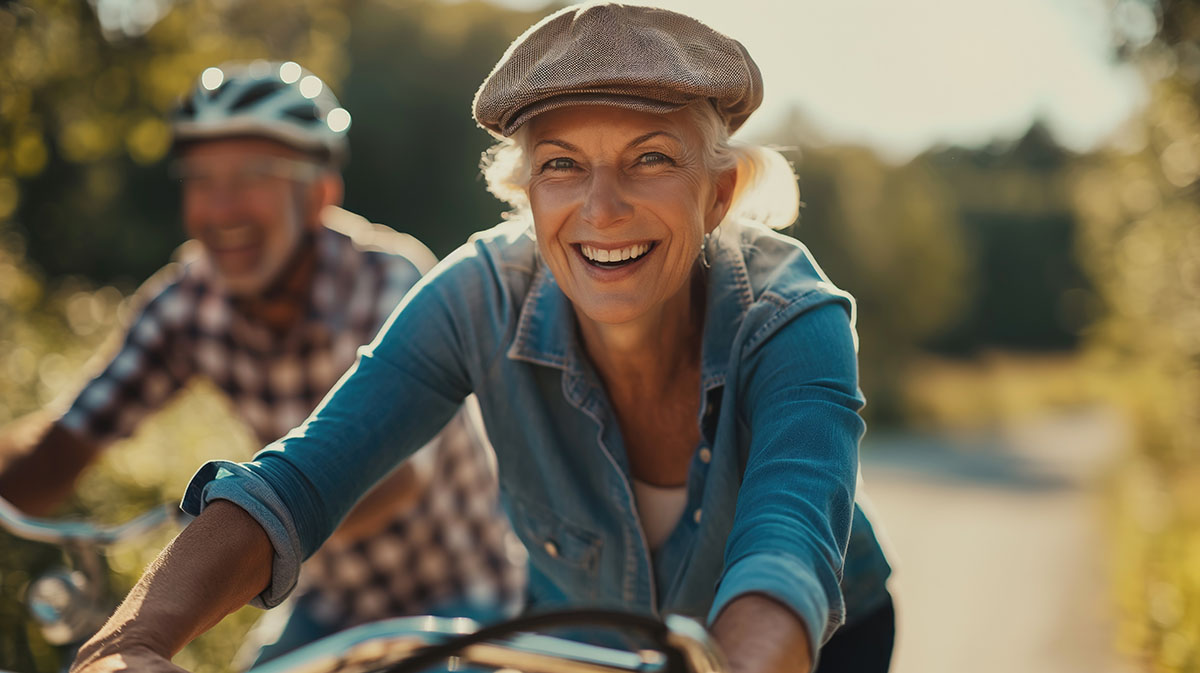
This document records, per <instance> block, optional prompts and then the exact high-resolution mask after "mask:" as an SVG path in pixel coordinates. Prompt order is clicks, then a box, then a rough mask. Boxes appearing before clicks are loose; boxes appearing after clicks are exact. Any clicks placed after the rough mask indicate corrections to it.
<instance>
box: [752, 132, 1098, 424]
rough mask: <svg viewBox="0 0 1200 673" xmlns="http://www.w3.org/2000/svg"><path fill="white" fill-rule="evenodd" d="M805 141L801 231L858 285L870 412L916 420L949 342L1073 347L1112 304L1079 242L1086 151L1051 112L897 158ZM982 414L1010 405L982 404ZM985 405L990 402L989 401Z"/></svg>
mask: <svg viewBox="0 0 1200 673" xmlns="http://www.w3.org/2000/svg"><path fill="white" fill-rule="evenodd" d="M804 127H805V124H804V123H803V122H802V121H799V120H796V119H793V120H789V121H788V122H787V123H786V124H785V125H784V128H782V129H781V130H780V131H778V132H777V133H775V134H773V135H772V140H776V139H779V140H783V141H785V142H788V141H790V142H791V143H793V144H795V145H797V146H799V149H796V150H792V151H790V152H787V153H786V154H787V155H788V156H789V158H790V159H791V160H792V161H793V163H794V164H795V165H796V168H797V172H798V173H799V176H800V191H801V196H802V198H803V200H804V202H805V207H804V208H803V210H802V211H801V216H800V221H799V223H798V225H797V226H796V227H795V228H794V231H793V233H794V234H795V235H796V236H797V237H798V238H800V239H801V240H803V241H804V242H805V243H806V244H808V246H809V247H810V248H811V249H812V251H813V253H814V255H815V256H816V258H817V260H818V261H820V263H821V265H822V266H823V267H824V269H825V271H826V272H827V273H828V274H829V276H830V278H831V279H832V280H833V281H834V282H835V283H837V284H838V285H839V286H840V287H843V288H845V289H846V290H848V291H850V292H851V293H852V294H853V295H854V296H855V297H856V298H857V299H858V307H859V316H858V329H859V335H860V338H861V345H860V354H859V356H860V361H861V366H860V371H861V376H862V387H863V389H864V391H865V392H866V395H867V399H868V407H867V409H866V411H865V413H866V415H867V416H868V418H869V420H871V421H875V422H883V423H887V424H892V423H898V422H904V421H906V420H911V419H909V415H910V414H911V413H912V411H913V409H914V401H913V400H911V399H909V398H910V396H911V395H912V394H913V391H914V388H913V383H914V380H915V379H916V378H919V377H920V376H923V375H924V373H925V372H926V371H927V364H928V361H929V360H928V358H927V357H923V356H922V354H929V353H933V354H937V355H939V356H942V357H949V358H954V359H967V358H978V357H980V356H981V355H984V354H986V353H988V352H991V351H996V350H1020V351H1030V352H1046V351H1063V352H1065V351H1069V350H1071V349H1073V348H1074V347H1075V346H1076V344H1077V342H1078V340H1079V334H1080V333H1081V331H1082V330H1083V329H1084V328H1086V327H1087V325H1089V324H1090V323H1091V322H1092V321H1093V320H1095V319H1096V317H1097V314H1098V311H1099V305H1098V301H1097V299H1096V298H1095V293H1094V291H1093V290H1092V289H1091V284H1090V282H1089V280H1088V278H1087V277H1086V276H1085V275H1084V274H1083V273H1082V271H1081V270H1080V268H1079V264H1078V262H1077V261H1076V260H1075V256H1074V255H1073V247H1074V238H1075V233H1076V231H1075V230H1076V216H1075V213H1074V211H1073V210H1072V207H1071V200H1070V196H1069V191H1068V190H1067V189H1066V185H1067V182H1068V176H1069V175H1070V171H1071V167H1072V166H1073V165H1074V162H1075V161H1076V158H1075V157H1074V156H1072V155H1071V154H1070V153H1069V152H1067V151H1066V150H1064V149H1062V148H1061V147H1060V146H1059V145H1058V144H1057V143H1055V142H1054V139H1053V138H1052V137H1051V136H1050V135H1049V134H1048V132H1047V131H1046V130H1045V129H1044V128H1043V127H1042V125H1041V124H1034V125H1033V126H1032V127H1031V128H1030V129H1029V130H1028V131H1027V132H1026V133H1025V134H1024V135H1023V136H1021V137H1020V138H1017V139H1016V140H1013V141H1008V142H1000V141H997V142H995V143H993V144H992V145H990V146H988V147H984V148H979V149H970V148H957V147H951V148H938V149H933V150H930V151H928V152H926V153H924V154H922V155H920V156H918V157H916V158H915V159H913V160H912V161H910V162H909V163H907V164H904V165H901V166H894V165H890V164H887V163H885V162H883V161H882V160H880V159H879V158H878V157H877V156H876V155H875V154H873V153H872V152H871V151H870V150H868V149H865V148H861V147H839V146H822V145H811V144H806V142H808V141H809V140H808V138H807V137H803V136H799V137H798V136H796V135H794V134H796V133H797V131H796V130H795V129H802V128H804ZM978 411H979V414H980V415H987V414H991V413H993V412H995V411H997V410H995V409H993V410H984V409H979V410H978ZM977 417H978V415H977Z"/></svg>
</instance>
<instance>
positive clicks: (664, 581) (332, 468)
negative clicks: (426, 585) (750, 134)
mask: <svg viewBox="0 0 1200 673" xmlns="http://www.w3.org/2000/svg"><path fill="white" fill-rule="evenodd" d="M720 229H721V231H722V234H721V236H720V239H719V240H718V241H716V242H715V246H714V247H715V254H714V253H713V252H712V251H710V254H709V257H710V259H711V264H712V266H711V268H709V269H707V270H706V271H705V273H706V274H707V279H706V280H707V295H708V296H707V307H706V313H705V326H704V334H703V344H702V351H701V357H702V362H701V367H702V369H701V386H702V390H701V391H699V393H700V394H701V400H700V411H699V416H698V417H697V418H696V423H697V424H698V425H699V427H700V431H701V432H700V435H701V440H700V444H699V446H697V447H696V451H695V453H694V455H693V458H692V461H691V464H690V466H689V471H688V479H687V509H686V510H685V514H684V516H683V517H682V518H681V520H680V521H679V522H678V524H677V526H676V528H675V529H674V531H673V532H672V533H671V534H670V536H669V537H668V538H667V540H666V541H665V542H664V543H663V544H662V546H661V547H660V548H659V549H658V550H657V551H656V552H654V553H651V551H650V550H649V547H648V545H647V542H646V539H645V536H644V534H643V532H642V528H641V525H640V522H639V517H638V514H637V510H636V502H635V499H634V495H633V491H632V487H631V477H630V467H629V460H628V458H627V457H626V454H625V448H624V445H623V442H622V438H621V432H620V429H619V426H618V423H617V418H616V415H615V413H614V410H613V408H612V406H611V404H610V402H609V401H608V398H607V395H606V393H605V390H604V387H603V386H602V384H601V383H600V379H599V377H598V376H597V374H596V372H595V370H594V369H593V367H592V365H591V363H590V362H589V361H588V358H587V356H586V354H585V353H584V351H583V349H582V347H581V344H580V341H579V339H578V334H577V329H576V322H575V315H574V312H573V309H572V306H571V304H570V302H569V300H568V299H567V298H566V296H565V295H564V294H563V293H562V291H561V290H560V289H559V287H558V285H557V284H556V283H555V280H554V278H553V276H552V275H551V274H550V273H549V271H548V270H547V268H546V266H545V265H544V264H543V263H542V262H541V261H540V259H539V257H538V254H537V245H536V241H535V240H534V238H533V233H532V227H531V226H530V225H528V224H527V223H525V222H522V221H519V220H518V221H513V222H510V223H507V224H503V225H501V226H498V227H496V228H494V229H492V230H489V231H487V232H483V233H481V234H479V235H477V236H476V237H475V238H474V239H473V240H472V241H471V242H469V243H468V244H467V245H465V246H464V247H462V248H460V249H459V250H458V251H457V252H455V253H454V254H453V255H451V256H450V257H448V258H447V259H446V260H445V261H443V262H442V264H441V265H439V267H438V268H436V269H435V270H434V271H433V272H432V273H431V274H429V275H428V276H426V277H425V279H423V280H422V281H421V283H420V284H418V286H417V287H416V288H415V289H414V290H413V291H412V292H410V293H409V294H408V296H407V297H406V298H405V299H404V301H403V302H402V303H401V304H400V306H399V307H398V308H397V310H396V311H395V312H394V313H393V314H392V316H391V318H390V319H389V321H388V322H387V323H386V324H385V325H384V327H383V329H382V330H381V332H380V333H379V335H378V336H377V337H376V338H375V340H374V341H373V342H372V343H371V344H369V345H367V346H364V347H363V348H362V349H361V350H360V352H359V357H358V361H357V363H356V364H355V365H354V366H353V367H352V368H351V369H350V370H349V371H348V372H347V373H346V375H345V376H344V377H343V378H342V380H341V381H340V382H339V384H338V385H337V386H336V387H335V388H334V389H333V391H331V392H330V394H329V395H328V396H327V397H326V398H325V400H324V401H323V402H322V403H321V406H319V407H318V408H317V410H316V411H314V412H313V414H312V415H311V416H310V417H309V418H308V420H307V421H305V422H304V423H303V424H302V425H300V426H299V427H297V428H296V429H295V430H293V431H292V432H291V433H290V434H288V435H287V436H286V437H284V438H283V439H281V440H279V441H277V442H275V443H274V444H271V445H270V446H268V447H267V448H265V449H263V450H262V451H261V452H260V453H259V454H258V455H256V456H255V458H254V459H253V460H252V461H251V462H248V463H241V464H239V463H231V462H226V461H216V462H212V463H208V464H206V465H205V466H204V467H202V468H201V470H200V471H199V472H198V473H197V474H196V476H195V477H194V478H193V480H192V482H191V484H190V485H189V486H188V489H187V493H186V494H185V497H184V503H183V505H184V508H185V509H186V510H188V511H190V512H192V513H197V512H198V511H199V510H200V509H202V508H203V507H204V505H205V504H206V503H208V502H211V501H212V500H214V499H225V500H230V501H233V502H235V503H236V504H238V505H240V506H241V507H242V508H243V509H245V510H247V511H248V512H249V513H250V514H251V515H252V516H254V517H255V518H256V519H257V520H258V521H259V523H260V524H261V525H262V526H263V528H264V530H266V531H267V534H268V536H269V537H270V538H271V541H272V543H273V545H274V548H275V558H274V566H273V573H272V580H271V585H270V586H269V587H268V588H267V589H266V590H265V591H264V592H263V594H262V595H260V596H259V597H258V598H257V599H256V602H257V603H259V604H261V605H267V606H270V605H274V604H276V603H278V602H279V601H281V600H282V599H283V598H284V597H285V596H286V595H287V593H288V592H289V591H290V590H291V588H292V586H293V584H294V583H295V578H296V573H297V569H298V567H299V564H300V562H301V561H302V560H303V559H304V558H306V557H307V556H308V555H310V554H312V553H313V551H315V550H316V549H317V548H318V547H319V546H320V545H321V543H322V542H323V541H324V540H325V538H326V537H327V536H328V535H329V534H330V533H331V532H332V531H333V529H334V528H335V527H336V526H337V524H338V522H339V521H340V520H341V518H342V517H343V516H344V515H345V514H346V513H347V512H348V511H349V509H350V508H351V507H352V506H353V505H354V503H355V501H356V500H357V499H358V497H359V496H360V495H361V494H362V493H364V492H365V491H366V490H367V489H368V488H369V487H370V486H371V485H372V483H373V482H374V481H375V480H376V479H377V478H378V477H380V476H381V475H384V474H387V473H388V471H389V470H390V469H391V468H392V467H393V466H395V465H396V464H397V463H398V462H399V461H401V460H403V459H404V458H406V457H407V456H408V455H409V454H410V453H412V452H413V451H414V450H415V449H417V448H418V447H420V446H421V445H422V444H424V443H425V442H426V441H427V440H428V439H429V438H430V437H432V436H433V435H434V434H435V433H436V432H437V431H438V429H440V428H441V426H442V425H443V424H445V423H446V422H447V421H448V420H449V419H450V417H451V416H452V415H453V414H454V412H455V410H456V409H457V408H458V407H459V405H461V404H462V402H463V400H464V398H466V397H467V395H469V394H471V393H474V394H475V395H476V396H477V397H478V399H479V403H480V407H481V409H482V412H483V419H484V424H485V426H486V428H487V433H488V437H489V438H490V439H491V441H492V444H493V445H494V446H495V449H496V454H497V459H498V466H499V479H500V487H501V500H502V503H503V505H504V507H505V509H506V511H507V512H508V515H509V517H510V518H511V520H512V522H513V527H514V529H515V530H516V533H517V535H518V536H519V537H520V538H521V541H522V542H523V543H524V544H525V546H526V547H527V548H528V550H529V559H530V586H529V600H530V603H531V605H532V606H535V607H538V608H542V607H552V606H563V605H566V604H572V605H581V604H589V605H605V606H611V607H622V608H625V609H632V610H636V611H639V612H660V613H666V612H673V613H680V614H685V615H689V616H692V617H695V618H698V619H707V620H709V621H710V622H711V620H713V619H715V617H716V616H717V615H718V614H719V613H720V611H721V609H722V608H723V607H724V606H725V605H726V604H728V603H729V602H730V601H731V600H732V599H734V598H736V597H738V596H740V595H743V594H746V593H751V592H757V593H765V594H767V595H769V596H772V597H774V598H775V599H777V600H779V601H780V602H782V603H783V604H784V605H787V606H789V607H790V608H791V609H792V610H794V611H795V613H796V614H797V615H798V616H800V617H801V618H802V619H803V620H804V622H805V623H806V625H807V626H808V632H809V634H810V640H811V641H812V642H811V645H812V647H813V650H812V651H813V652H816V650H817V646H818V645H819V644H820V643H821V642H823V641H824V640H825V639H827V638H828V637H829V635H830V634H832V632H833V630H834V629H836V628H837V626H838V625H839V624H841V623H842V622H843V621H844V620H845V618H846V615H847V613H848V614H849V616H850V620H851V622H853V620H854V618H855V616H857V615H864V614H866V613H868V612H869V611H870V610H871V609H872V608H874V607H876V606H877V605H878V604H879V603H880V602H881V601H882V600H883V599H884V598H885V597H886V592H885V588H884V581H885V579H886V578H887V575H888V573H889V567H888V564H887V561H886V560H885V559H884V556H883V554H882V552H881V551H880V548H879V545H878V544H877V542H876V540H875V536H874V534H873V533H872V530H871V526H870V523H869V522H868V521H867V519H866V517H865V516H864V515H863V514H862V511H861V509H860V508H859V507H857V506H856V505H855V501H854V499H855V487H856V477H857V472H858V442H859V439H860V438H861V436H862V434H863V431H864V424H863V422H862V420H861V418H860V417H859V415H858V413H857V412H858V410H859V409H860V408H861V407H862V405H863V403H864V402H863V398H862V395H861V393H860V392H859V390H858V383H857V365H856V355H855V347H856V337H855V334H854V328H853V321H854V303H853V300H852V298H851V297H850V296H849V295H848V294H846V293H845V292H842V291H841V290H839V289H837V288H835V287H834V286H833V285H831V284H830V283H829V282H828V280H827V279H826V278H825V277H824V275H823V274H822V273H821V271H820V269H819V268H818V267H817V265H816V263H815V262H814V261H813V260H812V258H811V257H810V256H809V254H808V252H807V250H805V248H804V247H803V246H802V245H800V244H799V243H798V242H796V241H795V240H793V239H791V238H787V237H785V236H781V235H779V234H776V233H774V232H770V231H767V230H765V229H763V228H760V227H757V226H750V225H739V224H737V223H732V222H726V223H724V224H723V225H722V226H721V228H720ZM852 522H853V526H852V525H851V524H852ZM848 547H849V548H848ZM843 564H845V571H846V576H845V581H844V582H841V580H842V574H843ZM843 594H844V596H845V599H844V600H843Z"/></svg>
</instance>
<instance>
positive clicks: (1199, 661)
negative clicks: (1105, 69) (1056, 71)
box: [1074, 0, 1200, 672]
mask: <svg viewBox="0 0 1200 673" xmlns="http://www.w3.org/2000/svg"><path fill="white" fill-rule="evenodd" d="M1114 18H1115V19H1116V21H1115V26H1116V38H1117V42H1118V53H1120V54H1122V55H1123V57H1125V58H1127V59H1129V60H1130V62H1131V63H1132V64H1133V65H1135V66H1136V67H1138V68H1139V69H1140V71H1141V73H1142V75H1143V78H1144V79H1145V81H1146V83H1147V85H1148V88H1149V90H1150V100H1149V102H1148V104H1147V106H1146V107H1145V109H1144V110H1143V111H1142V113H1141V114H1140V115H1139V116H1138V118H1137V119H1135V120H1133V121H1131V122H1130V124H1129V125H1128V127H1127V128H1126V129H1125V130H1124V133H1123V135H1122V137H1121V138H1120V142H1119V143H1118V144H1117V146H1116V147H1114V148H1113V149H1111V150H1109V151H1106V152H1104V153H1102V154H1101V155H1099V156H1097V157H1094V158H1093V159H1092V160H1090V161H1088V162H1086V164H1085V165H1084V166H1083V167H1081V168H1080V170H1079V172H1078V175H1077V177H1076V180H1075V189H1074V193H1075V201H1076V206H1077V209H1078V211H1079V212H1080V215H1081V218H1082V221H1083V222H1084V225H1085V226H1084V228H1083V231H1082V236H1081V240H1080V246H1079V252H1080V257H1081V259H1082V260H1083V262H1084V264H1085V266H1086V268H1087V269H1088V270H1089V272H1090V273H1091V275H1092V278H1093V280H1094V282H1095V284H1096V287H1097V288H1098V291H1099V293H1100V295H1101V297H1102V298H1103V301H1104V304H1105V307H1106V310H1107V318H1106V320H1105V321H1104V322H1103V323H1102V324H1101V325H1100V326H1099V327H1098V328H1097V329H1096V330H1095V331H1094V333H1093V334H1092V335H1091V338H1090V346H1091V347H1092V349H1093V351H1094V352H1095V353H1096V355H1097V358H1098V359H1100V360H1102V361H1103V362H1105V363H1106V364H1107V366H1108V367H1109V369H1110V370H1111V372H1112V373H1113V374H1114V375H1115V376H1116V377H1117V380H1118V381H1119V382H1120V386H1119V389H1120V391H1121V393H1122V394H1121V398H1120V400H1121V402H1122V403H1123V404H1124V406H1125V408H1126V409H1127V410H1128V412H1129V416H1130V418H1131V420H1132V423H1133V430H1134V433H1133V447H1132V449H1133V450H1132V452H1131V454H1132V455H1131V456H1130V458H1129V462H1128V465H1127V466H1125V469H1123V470H1122V472H1121V474H1120V476H1119V478H1118V479H1117V483H1116V487H1115V492H1116V496H1117V497H1116V505H1115V509H1114V515H1115V516H1114V518H1115V524H1114V528H1115V531H1116V543H1115V544H1114V552H1115V563H1114V565H1115V568H1116V573H1117V577H1116V579H1117V596H1118V600H1119V603H1120V605H1121V607H1122V609H1123V614H1122V623H1121V633H1120V635H1121V643H1122V645H1123V647H1124V648H1125V649H1126V650H1127V651H1129V652H1131V653H1134V654H1137V655H1139V657H1141V658H1142V659H1143V660H1144V661H1146V662H1147V668H1148V670H1154V671H1171V672H1175V671H1178V672H1184V671H1200V572H1198V569H1200V226H1198V224H1197V223H1200V189H1198V186H1200V182H1198V180H1200V47H1198V46H1197V45H1198V43H1200V2H1196V0H1164V2H1162V3H1161V4H1159V5H1153V4H1148V3H1143V2H1135V1H1133V0H1124V1H1122V2H1119V3H1116V5H1115V6H1114ZM1155 18H1157V20H1158V25H1159V27H1160V29H1159V31H1158V33H1157V36H1156V37H1154V39H1153V40H1149V36H1148V35H1147V34H1146V32H1145V30H1144V29H1143V28H1142V27H1143V26H1144V25H1145V24H1147V23H1149V25H1151V26H1153V25H1154V19H1155Z"/></svg>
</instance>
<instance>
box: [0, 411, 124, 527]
mask: <svg viewBox="0 0 1200 673" xmlns="http://www.w3.org/2000/svg"><path fill="white" fill-rule="evenodd" d="M99 453H100V451H99V447H98V446H96V445H95V444H93V443H92V442H89V441H87V440H85V439H83V438H81V437H79V436H78V435H76V434H75V433H73V432H71V431H70V430H67V429H66V428H64V427H62V426H61V425H59V424H58V423H56V422H54V421H52V420H50V416H49V415H48V414H46V413H45V412H35V413H33V414H30V415H28V416H26V417H24V418H21V419H19V420H17V421H16V422H14V423H12V424H11V425H9V426H8V427H7V428H4V430H3V431H0V496H2V497H4V498H5V499H6V500H8V501H9V502H11V503H12V504H13V505H15V506H16V507H17V509H20V510H22V511H24V512H26V513H28V514H32V515H34V516H45V515H47V514H49V513H50V512H51V511H52V510H53V509H54V507H55V506H56V505H58V504H59V503H61V502H62V501H63V500H65V499H66V498H67V496H68V495H70V494H71V492H72V491H73V490H74V487H75V481H76V480H77V479H78V478H79V475H80V474H81V473H82V472H83V470H84V469H85V468H86V467H87V466H88V465H89V464H91V462H92V461H93V460H95V459H96V456H97V455H99Z"/></svg>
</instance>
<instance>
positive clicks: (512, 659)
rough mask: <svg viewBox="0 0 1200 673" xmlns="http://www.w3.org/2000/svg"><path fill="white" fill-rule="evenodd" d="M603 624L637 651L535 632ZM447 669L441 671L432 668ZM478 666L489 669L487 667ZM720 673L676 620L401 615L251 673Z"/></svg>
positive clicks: (708, 645)
mask: <svg viewBox="0 0 1200 673" xmlns="http://www.w3.org/2000/svg"><path fill="white" fill-rule="evenodd" d="M552 626H553V627H564V626H606V627H614V626H615V627H619V628H621V629H622V630H625V631H631V630H632V631H638V632H640V633H641V634H642V635H643V636H644V637H645V638H646V639H648V640H649V641H650V642H651V643H653V646H652V647H648V648H644V649H639V650H636V651H633V650H628V649H616V648H611V647H601V646H597V645H589V644H585V643H581V642H578V641H574V640H568V639H565V638H559V637H554V636H548V635H542V634H538V633H536V632H535V633H530V632H527V631H536V630H537V629H544V628H547V627H552ZM437 666H442V667H441V668H434V667H437ZM477 667H485V668H483V669H480V668H477ZM434 670H437V671H468V670H486V671H496V672H497V673H723V672H724V671H725V670H726V668H725V665H724V663H723V660H722V658H721V655H720V654H719V651H718V650H717V648H716V647H715V645H714V643H713V642H712V640H711V638H710V637H709V635H708V632H707V631H706V630H705V629H704V627H703V626H701V625H700V624H699V623H697V622H695V621H693V620H691V619H688V618H686V617H681V616H678V615H668V616H667V618H666V619H665V620H661V621H660V620H658V619H656V618H653V617H646V616H643V615H636V614H631V613H627V612H623V611H610V610H571V611H565V612H552V613H544V614H540V615H529V616H523V617H517V618H515V619H512V620H509V621H506V622H501V623H498V624H495V625H492V626H488V627H484V628H479V627H478V625H477V624H476V623H475V622H473V621H472V620H469V619H465V618H440V617H402V618H396V619H389V620H385V621H380V622H373V623H371V624H365V625H363V626H359V627H356V628H352V629H348V630H346V631H342V632H340V633H336V634H334V635H332V636H328V637H326V638H323V639H321V640H319V641H317V642H315V643H312V644H311V645H308V646H305V647H302V648H299V649H297V650H294V651H292V652H290V653H288V654H285V655H282V656H280V657H279V658H277V659H274V660H272V661H269V662H267V663H265V664H262V665H260V666H257V667H255V668H253V669H251V670H249V671H247V673H417V672H418V671H434Z"/></svg>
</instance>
